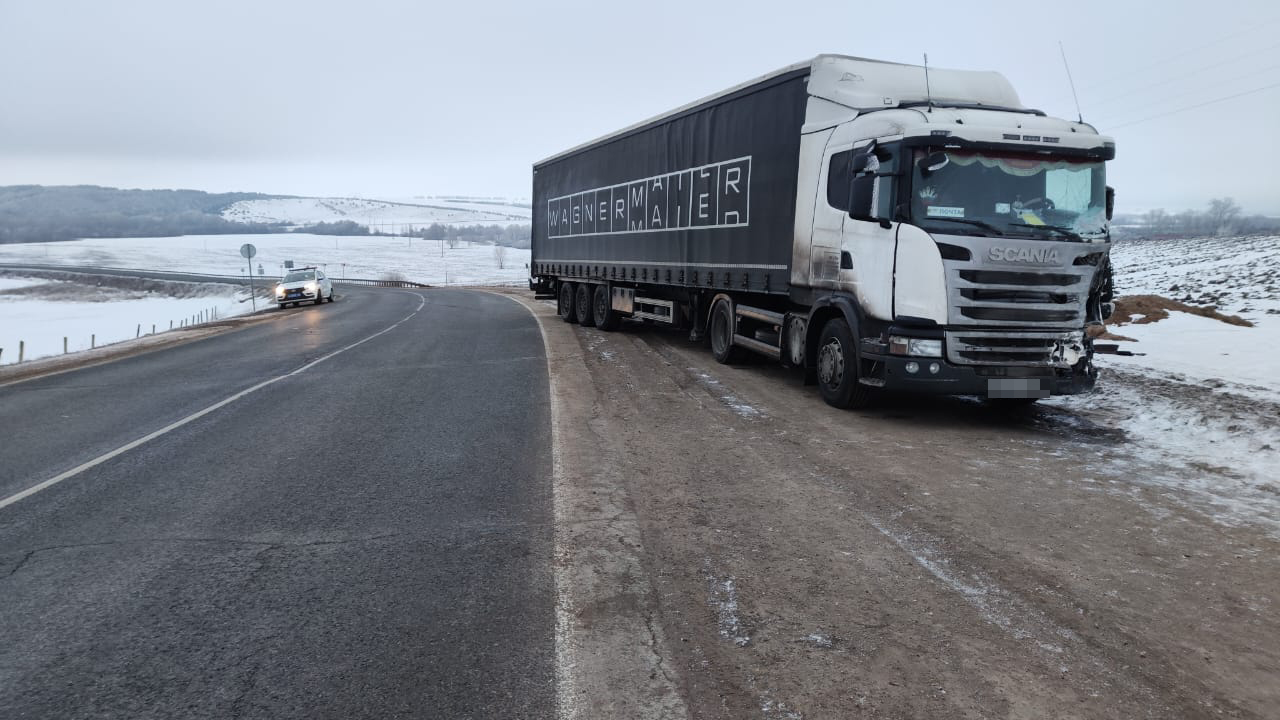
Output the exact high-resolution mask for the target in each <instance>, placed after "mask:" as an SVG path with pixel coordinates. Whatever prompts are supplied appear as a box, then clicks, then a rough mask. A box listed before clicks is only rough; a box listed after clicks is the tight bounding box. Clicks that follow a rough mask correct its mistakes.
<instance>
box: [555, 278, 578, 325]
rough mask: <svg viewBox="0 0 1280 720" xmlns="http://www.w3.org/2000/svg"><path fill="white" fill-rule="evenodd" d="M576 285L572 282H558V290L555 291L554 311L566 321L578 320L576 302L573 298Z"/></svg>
mask: <svg viewBox="0 0 1280 720" xmlns="http://www.w3.org/2000/svg"><path fill="white" fill-rule="evenodd" d="M577 289H578V288H577V286H575V285H574V284H573V283H567V282H562V283H560V291H559V292H558V293H556V311H557V312H558V313H559V314H560V319H561V320H563V321H565V322H567V323H571V322H578V304H577V300H576V298H575V294H576V292H575V291H576V290H577Z"/></svg>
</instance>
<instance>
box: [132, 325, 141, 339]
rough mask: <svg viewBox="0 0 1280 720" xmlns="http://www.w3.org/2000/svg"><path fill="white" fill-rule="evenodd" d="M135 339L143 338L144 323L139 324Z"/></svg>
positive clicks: (134, 335) (134, 333)
mask: <svg viewBox="0 0 1280 720" xmlns="http://www.w3.org/2000/svg"><path fill="white" fill-rule="evenodd" d="M133 337H134V338H135V339H136V338H140V337H142V323H138V329H137V330H135V331H134V332H133Z"/></svg>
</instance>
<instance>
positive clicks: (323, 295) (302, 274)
mask: <svg viewBox="0 0 1280 720" xmlns="http://www.w3.org/2000/svg"><path fill="white" fill-rule="evenodd" d="M325 300H328V301H329V302H333V282H332V281H330V280H329V278H327V277H325V275H324V272H323V271H321V270H318V269H316V268H313V267H312V268H298V269H297V270H290V271H289V273H288V274H287V275H285V276H284V277H283V278H281V279H280V283H279V284H277V285H276V303H277V304H279V305H280V309H281V310H283V309H285V308H286V307H288V306H289V305H294V304H301V303H304V302H313V303H315V304H316V305H319V304H320V303H322V302H324V301H325Z"/></svg>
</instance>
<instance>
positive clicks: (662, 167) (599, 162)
mask: <svg viewBox="0 0 1280 720" xmlns="http://www.w3.org/2000/svg"><path fill="white" fill-rule="evenodd" d="M808 74H809V70H808V68H804V69H801V70H793V71H791V72H788V73H784V74H781V75H778V76H775V77H771V78H767V79H765V80H762V81H760V82H758V83H755V84H753V85H749V86H747V87H744V88H741V89H739V90H737V91H734V92H732V93H730V94H728V95H725V96H721V97H717V98H713V99H711V100H708V101H706V102H704V103H700V104H698V105H695V106H694V107H691V108H689V109H687V110H684V111H681V112H678V113H675V114H673V115H669V116H667V117H663V118H660V119H658V120H656V121H653V122H650V123H647V124H645V125H643V126H640V127H637V128H634V129H632V130H629V131H627V132H624V133H621V134H618V135H615V136H611V137H607V138H604V139H602V140H600V141H597V142H596V143H593V144H590V145H587V146H584V147H582V148H579V149H576V150H574V151H571V152H569V153H564V154H561V155H559V156H555V157H553V158H551V159H549V160H546V161H544V162H542V163H539V164H537V165H535V166H534V168H533V173H534V175H533V238H532V260H531V265H530V268H531V274H532V275H533V276H534V277H538V278H546V279H549V278H553V277H572V278H582V279H594V280H604V281H612V282H626V283H632V282H634V283H637V284H649V285H659V286H670V287H672V288H673V289H674V288H685V289H689V290H691V289H695V288H696V289H725V290H733V291H738V292H743V291H746V292H760V293H769V294H785V293H786V292H787V282H788V279H789V278H790V265H791V253H792V233H793V224H794V220H795V200H796V177H797V171H798V167H797V165H798V162H799V153H800V129H801V125H803V123H804V116H805V103H806V101H807V93H806V80H807V78H808Z"/></svg>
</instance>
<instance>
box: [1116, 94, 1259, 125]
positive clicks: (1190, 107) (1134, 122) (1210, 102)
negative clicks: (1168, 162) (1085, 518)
mask: <svg viewBox="0 0 1280 720" xmlns="http://www.w3.org/2000/svg"><path fill="white" fill-rule="evenodd" d="M1274 87H1280V82H1277V83H1272V84H1270V85H1264V86H1262V87H1260V88H1254V89H1252V90H1245V91H1244V92H1242V93H1236V94H1235V95H1227V96H1226V97H1220V98H1217V99H1214V100H1206V101H1205V102H1202V103H1197V104H1195V105H1188V106H1186V107H1180V108H1178V109H1176V110H1170V111H1168V112H1163V113H1159V114H1157V115H1151V116H1148V117H1144V118H1142V119H1140V120H1132V121H1130V122H1127V123H1121V124H1119V125H1112V126H1111V127H1109V128H1107V131H1108V132H1110V131H1112V130H1118V129H1120V128H1122V127H1129V126H1130V125H1137V124H1139V123H1144V122H1147V121H1149V120H1157V119H1159V118H1162V117H1168V116H1169V115H1176V114H1178V113H1180V112H1186V111H1187V110H1195V109H1196V108H1202V107H1204V106H1206V105H1213V104H1215V103H1220V102H1226V101H1227V100H1234V99H1236V98H1238V97H1244V96H1245V95H1253V94H1254V93H1260V92H1262V91H1263V90H1270V89H1271V88H1274Z"/></svg>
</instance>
